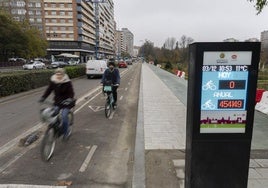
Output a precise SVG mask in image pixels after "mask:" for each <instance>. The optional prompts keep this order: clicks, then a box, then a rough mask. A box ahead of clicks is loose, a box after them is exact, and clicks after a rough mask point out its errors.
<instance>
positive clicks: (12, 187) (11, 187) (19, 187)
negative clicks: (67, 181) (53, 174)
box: [0, 184, 67, 188]
mask: <svg viewBox="0 0 268 188" xmlns="http://www.w3.org/2000/svg"><path fill="white" fill-rule="evenodd" d="M0 188H67V186H53V185H28V184H27V185H25V184H1V185H0Z"/></svg>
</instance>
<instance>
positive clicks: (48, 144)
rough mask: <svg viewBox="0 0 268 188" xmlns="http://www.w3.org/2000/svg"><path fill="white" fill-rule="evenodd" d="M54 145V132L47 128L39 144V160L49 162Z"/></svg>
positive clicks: (51, 128)
mask: <svg viewBox="0 0 268 188" xmlns="http://www.w3.org/2000/svg"><path fill="white" fill-rule="evenodd" d="M55 145H56V136H55V130H54V128H53V127H49V128H48V129H47V130H46V133H45V135H44V138H43V140H42V143H41V158H42V160H43V161H49V159H50V158H51V157H52V155H53V152H54V149H55Z"/></svg>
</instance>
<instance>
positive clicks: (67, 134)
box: [63, 128, 72, 141]
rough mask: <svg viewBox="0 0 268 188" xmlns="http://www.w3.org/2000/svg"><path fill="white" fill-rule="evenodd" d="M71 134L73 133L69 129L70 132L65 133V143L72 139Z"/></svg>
mask: <svg viewBox="0 0 268 188" xmlns="http://www.w3.org/2000/svg"><path fill="white" fill-rule="evenodd" d="M71 133H72V130H71V129H70V128H69V129H68V131H67V133H65V134H64V135H63V140H64V141H66V140H68V139H69V138H70V136H71Z"/></svg>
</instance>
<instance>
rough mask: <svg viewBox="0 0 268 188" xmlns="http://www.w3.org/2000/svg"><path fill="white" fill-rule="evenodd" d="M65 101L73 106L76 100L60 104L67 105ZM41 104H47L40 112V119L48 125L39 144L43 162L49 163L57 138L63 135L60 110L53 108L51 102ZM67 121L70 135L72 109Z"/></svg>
mask: <svg viewBox="0 0 268 188" xmlns="http://www.w3.org/2000/svg"><path fill="white" fill-rule="evenodd" d="M67 100H69V101H67ZM66 101H67V102H69V104H71V105H72V106H74V105H75V101H76V100H75V99H72V100H70V99H66V100H64V101H63V102H62V103H63V104H67V103H66ZM42 104H47V105H49V107H46V108H43V109H41V110H40V117H41V120H42V122H44V123H46V124H47V125H48V127H47V129H46V132H45V134H44V137H43V140H42V143H41V158H42V160H43V161H49V160H50V158H51V157H52V155H53V152H54V150H55V146H56V140H57V138H59V137H61V136H62V135H63V130H62V129H63V126H62V117H61V112H62V109H59V108H58V107H56V106H54V104H53V103H51V102H43V103H42ZM68 119H69V131H70V134H71V132H72V125H73V120H74V107H73V108H71V109H70V111H69V114H68Z"/></svg>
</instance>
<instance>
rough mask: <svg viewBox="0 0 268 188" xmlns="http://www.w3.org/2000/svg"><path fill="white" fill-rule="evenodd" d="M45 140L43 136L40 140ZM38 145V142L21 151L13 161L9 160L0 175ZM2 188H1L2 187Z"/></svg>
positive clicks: (1, 168) (0, 168)
mask: <svg viewBox="0 0 268 188" xmlns="http://www.w3.org/2000/svg"><path fill="white" fill-rule="evenodd" d="M42 139H43V136H41V137H40V140H42ZM37 144H38V142H36V143H34V144H32V145H30V146H29V147H27V148H26V149H25V150H23V151H21V152H20V153H18V154H17V155H15V156H14V157H13V158H12V159H11V160H9V161H8V162H7V163H5V164H4V165H3V166H1V167H0V173H2V172H4V171H5V170H6V169H7V168H8V167H9V166H11V165H12V164H14V163H15V162H16V161H17V160H18V159H20V158H21V157H22V156H23V155H24V154H25V153H27V152H28V151H29V150H31V149H33V148H34V147H36V146H37ZM0 188H1V187H0Z"/></svg>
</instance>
